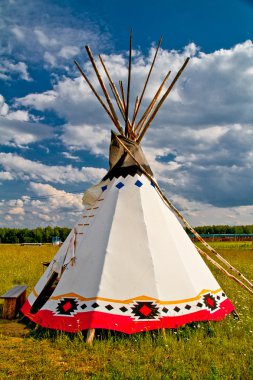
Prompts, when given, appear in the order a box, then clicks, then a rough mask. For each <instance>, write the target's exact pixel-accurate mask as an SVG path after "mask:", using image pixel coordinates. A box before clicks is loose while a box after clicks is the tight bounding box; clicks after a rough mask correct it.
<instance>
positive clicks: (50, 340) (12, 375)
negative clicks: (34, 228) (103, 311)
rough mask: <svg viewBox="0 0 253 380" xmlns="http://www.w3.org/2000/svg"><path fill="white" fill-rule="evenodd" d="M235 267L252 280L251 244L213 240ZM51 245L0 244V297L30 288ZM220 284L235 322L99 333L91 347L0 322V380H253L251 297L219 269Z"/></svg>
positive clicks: (52, 249) (66, 337) (62, 336)
mask: <svg viewBox="0 0 253 380" xmlns="http://www.w3.org/2000/svg"><path fill="white" fill-rule="evenodd" d="M212 245H213V246H214V247H215V248H216V249H219V251H220V252H221V253H222V255H223V256H224V257H226V258H227V259H228V260H229V261H230V262H231V263H232V264H233V265H234V266H236V267H238V269H239V270H241V271H242V272H243V273H244V274H245V275H246V276H247V277H248V278H249V279H251V280H253V244H252V243H251V242H249V243H247V242H241V243H237V242H225V243H219V242H215V243H212ZM55 251H56V248H55V247H52V246H41V247H36V246H35V247H28V246H24V247H20V246H15V245H0V293H1V294H2V293H3V292H5V291H6V290H8V289H9V288H10V287H11V286H13V285H15V284H24V283H25V284H28V285H29V290H31V289H32V287H33V286H34V285H35V283H36V282H37V280H38V279H39V277H40V276H41V274H42V272H43V267H42V264H41V262H42V261H48V260H50V259H51V258H52V256H53V255H54V253H55ZM212 271H213V273H214V275H215V276H216V278H217V280H218V281H219V283H220V285H221V286H222V287H223V289H224V290H225V291H226V293H227V294H228V296H229V297H230V299H231V300H232V302H233V303H234V305H235V307H236V309H237V312H238V313H239V315H240V319H239V320H237V319H234V318H233V317H232V316H228V317H227V318H225V319H224V320H223V321H221V322H217V323H196V324H194V325H192V326H185V327H182V328H180V329H178V330H177V331H172V330H167V333H166V334H167V336H166V339H164V338H163V337H162V335H161V334H160V332H149V333H146V334H143V333H142V334H135V335H132V336H127V335H123V334H113V333H109V335H108V334H106V336H104V337H103V339H101V335H103V334H104V333H99V335H100V336H97V338H96V340H95V342H94V344H93V346H92V347H89V346H87V345H86V343H85V342H84V340H83V336H82V334H78V335H75V336H74V335H67V334H64V333H60V332H58V333H54V332H50V331H46V330H40V329H38V330H36V331H35V330H29V329H27V328H25V327H24V326H23V325H22V324H18V323H16V322H7V321H3V320H0V345H1V348H0V379H1V380H2V379H201V380H202V379H231V380H232V379H253V297H252V296H251V295H250V294H249V293H247V292H246V291H244V290H243V289H242V288H240V287H239V286H238V285H237V284H235V283H234V282H232V281H231V280H230V279H228V278H225V277H224V275H223V274H222V273H220V272H218V270H217V269H216V268H212Z"/></svg>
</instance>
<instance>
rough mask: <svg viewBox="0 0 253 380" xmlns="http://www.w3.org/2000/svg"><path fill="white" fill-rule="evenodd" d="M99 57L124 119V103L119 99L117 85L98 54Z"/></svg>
mask: <svg viewBox="0 0 253 380" xmlns="http://www.w3.org/2000/svg"><path fill="white" fill-rule="evenodd" d="M99 59H100V62H101V64H102V66H103V68H104V70H105V73H106V75H107V78H108V80H109V82H110V84H111V86H110V87H111V90H112V93H113V94H114V97H115V100H116V102H117V104H118V107H119V109H120V112H121V114H122V116H123V117H124V119H125V109H124V105H123V103H122V101H121V99H120V96H119V93H118V91H117V87H116V86H115V84H114V83H113V81H112V78H111V76H110V74H109V72H108V70H107V68H106V66H105V63H104V61H103V59H102V57H101V55H99Z"/></svg>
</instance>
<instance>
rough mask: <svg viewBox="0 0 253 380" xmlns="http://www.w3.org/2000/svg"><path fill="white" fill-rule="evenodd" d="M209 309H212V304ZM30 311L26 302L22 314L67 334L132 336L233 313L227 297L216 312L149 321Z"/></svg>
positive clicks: (99, 314) (98, 313) (97, 313)
mask: <svg viewBox="0 0 253 380" xmlns="http://www.w3.org/2000/svg"><path fill="white" fill-rule="evenodd" d="M209 306H211V303H210V305H209ZM30 309H31V305H30V304H29V302H28V301H26V303H25V304H24V306H23V308H22V309H21V311H22V313H23V314H24V315H26V316H27V317H28V318H30V319H31V320H32V321H34V322H35V323H38V324H40V325H41V326H43V327H46V328H51V329H56V330H63V331H67V332H78V331H81V330H87V329H90V328H102V329H108V330H116V331H120V332H124V333H127V334H133V333H136V332H141V331H148V330H154V329H160V328H178V327H180V326H182V325H185V324H186V323H191V322H197V321H210V320H212V321H219V320H221V319H223V318H224V317H225V316H226V315H228V314H230V313H231V312H232V311H233V310H234V307H233V305H232V303H231V302H230V300H229V299H228V298H226V299H225V300H224V301H222V302H221V303H220V304H219V307H218V308H217V309H216V310H212V311H209V310H208V309H201V310H198V311H195V312H192V313H187V314H183V315H177V316H167V315H165V316H162V317H161V316H160V317H159V318H157V319H154V318H153V319H150V320H148V319H145V320H141V319H138V320H136V319H133V318H132V317H130V316H126V315H124V314H123V315H118V314H110V313H106V312H101V311H96V310H93V311H87V312H85V311H82V312H77V311H76V312H75V313H73V314H71V315H57V314H55V313H53V312H52V311H50V310H40V311H38V312H37V313H36V314H31V313H30ZM140 310H142V313H147V312H148V306H147V308H145V307H144V305H142V306H141V307H140ZM140 310H139V311H140ZM143 315H144V314H143Z"/></svg>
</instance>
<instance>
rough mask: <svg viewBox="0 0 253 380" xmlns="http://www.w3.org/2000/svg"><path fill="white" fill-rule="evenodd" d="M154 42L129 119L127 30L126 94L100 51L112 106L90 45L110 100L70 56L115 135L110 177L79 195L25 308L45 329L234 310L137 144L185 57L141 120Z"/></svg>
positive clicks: (151, 322) (167, 324)
mask: <svg viewBox="0 0 253 380" xmlns="http://www.w3.org/2000/svg"><path fill="white" fill-rule="evenodd" d="M160 42H161V41H160ZM160 42H159V44H158V46H157V49H156V52H155V56H154V60H153V62H152V65H151V68H150V70H149V73H148V77H147V80H146V82H145V84H144V87H143V90H142V93H141V95H140V97H139V98H138V97H137V99H136V102H135V107H134V111H133V115H132V116H131V118H130V112H129V103H130V101H129V99H130V82H131V51H132V50H131V47H132V37H131V36H130V53H129V70H128V71H129V73H128V83H127V90H126V93H125V92H124V88H123V84H122V82H120V86H119V89H120V90H119V91H118V90H117V87H116V85H115V84H114V82H113V81H112V79H111V77H110V75H109V73H108V70H107V68H106V66H105V63H104V61H103V59H102V57H101V56H99V58H100V62H101V64H102V66H103V68H104V71H105V74H106V76H107V78H108V80H109V84H110V88H111V91H112V94H113V96H114V105H113V102H112V100H111V98H110V96H109V93H108V91H107V89H106V86H105V84H104V82H103V80H102V77H101V75H100V73H99V70H98V67H97V64H96V62H95V60H94V58H93V56H92V53H91V51H90V49H89V47H86V50H87V53H88V56H89V58H90V60H91V63H92V65H93V68H94V70H95V73H96V75H97V78H98V80H99V82H100V85H101V87H102V90H103V92H104V95H105V99H106V101H104V100H103V99H102V98H101V97H100V96H99V95H98V94H97V92H96V90H95V88H94V87H93V86H92V84H91V82H90V81H89V79H88V78H87V76H86V74H85V73H84V72H83V70H82V69H81V67H80V65H79V64H78V63H77V62H75V63H76V65H77V67H78V68H79V70H80V72H81V74H82V76H83V77H84V79H85V80H86V82H87V83H88V85H89V86H90V88H91V89H92V91H93V92H94V94H95V96H96V97H97V99H98V100H99V102H100V103H101V105H102V106H103V108H104V109H105V110H106V112H107V114H108V115H109V117H110V119H111V120H112V122H113V124H114V125H115V126H116V129H117V134H116V133H114V132H112V139H111V145H110V155H109V163H110V168H109V170H108V173H107V175H106V176H105V177H104V178H103V179H102V180H101V182H100V183H99V184H97V185H95V186H93V187H92V188H91V189H89V190H88V191H86V192H85V193H84V197H83V202H84V205H85V210H84V213H83V215H82V216H81V218H80V220H79V221H78V222H77V223H76V225H75V226H74V228H73V229H72V231H71V232H70V234H69V236H68V238H67V239H66V241H65V242H64V243H63V245H62V246H61V247H60V249H59V251H58V252H57V254H56V255H55V257H54V258H53V260H52V262H51V263H50V265H49V267H48V268H47V270H46V271H45V273H44V274H43V276H42V277H41V279H40V280H39V282H38V283H37V285H36V286H35V288H34V290H33V291H32V293H31V294H30V296H29V297H28V299H27V301H26V303H25V304H24V306H23V308H22V312H23V314H24V315H25V316H27V317H28V318H30V319H31V320H32V321H34V322H36V323H38V324H39V325H41V326H44V327H47V328H51V329H59V330H64V331H69V332H77V331H80V330H86V329H88V330H89V332H90V333H91V332H92V331H93V332H94V329H96V328H99V329H100V328H101V329H111V330H117V331H120V332H125V333H128V334H132V333H136V332H140V331H146V330H151V329H160V328H177V327H179V326H181V325H183V324H186V323H190V322H193V321H208V320H220V319H222V318H224V317H225V316H226V315H227V314H228V313H230V312H232V311H233V310H234V307H233V305H232V303H231V302H230V300H229V299H228V298H227V296H226V294H225V293H224V291H223V290H222V289H221V288H220V286H219V284H218V283H217V281H216V279H215V278H214V276H213V275H212V273H211V271H210V270H209V269H208V267H207V265H206V264H205V262H204V261H203V259H202V258H201V256H200V253H203V254H205V253H204V252H203V251H201V250H200V249H198V248H196V246H195V245H194V244H193V242H192V241H191V240H190V238H189V237H188V235H187V233H186V232H185V230H184V228H183V226H182V224H183V223H184V224H185V225H186V226H187V227H188V228H190V229H191V231H193V233H194V234H195V236H197V237H198V238H199V239H200V240H201V238H200V237H199V235H198V234H197V233H196V232H195V231H194V230H193V229H192V228H191V227H190V226H189V224H188V223H187V222H186V221H185V219H184V218H183V217H182V216H181V215H180V214H179V212H178V211H177V210H176V209H175V207H174V206H173V205H172V204H171V203H170V202H169V201H168V200H167V198H166V197H165V195H164V194H163V193H162V191H161V190H160V188H159V186H158V184H157V182H156V180H155V179H154V177H153V173H152V170H151V168H150V166H149V164H148V162H147V160H146V158H145V156H144V153H143V151H142V149H141V146H140V142H141V140H142V138H143V137H144V135H145V133H146V131H147V129H148V127H149V126H150V124H151V122H152V121H153V119H154V117H155V115H156V114H157V112H158V110H159V109H160V107H161V105H162V104H163V102H164V101H165V99H166V98H167V96H168V94H169V93H170V91H171V90H172V88H173V86H174V84H175V83H176V81H177V79H178V78H179V76H180V75H181V73H182V72H183V70H184V68H185V67H186V65H187V63H188V61H189V58H187V59H186V61H185V62H184V64H183V66H182V67H181V69H180V70H179V72H178V73H177V74H176V75H175V77H174V79H173V81H172V82H171V84H170V85H169V86H168V88H167V90H165V91H163V95H162V90H163V88H164V85H165V82H166V81H167V79H168V77H169V74H170V72H169V73H168V74H167V75H166V77H165V79H164V81H163V83H162V84H161V86H160V87H159V88H158V90H157V92H156V94H155V96H154V98H153V100H152V101H151V103H150V104H149V106H148V107H147V109H146V111H145V112H144V114H143V116H142V117H141V118H140V119H139V121H138V122H137V121H136V120H137V115H138V111H139V108H140V104H141V101H142V98H143V96H144V93H145V91H146V87H147V83H148V80H149V77H150V75H151V72H152V69H153V66H154V63H155V60H156V56H157V53H158V49H159V46H160ZM115 104H117V106H118V110H119V112H120V113H121V116H122V118H123V120H124V127H122V125H121V124H122V123H121V124H120V121H119V118H118V116H117V113H116V111H115ZM202 242H203V241H202ZM204 244H205V245H206V246H207V248H209V249H210V250H212V252H213V253H215V254H216V255H218V253H217V252H215V251H214V250H213V249H212V248H211V247H209V246H208V244H207V243H205V242H204ZM198 250H199V252H198ZM205 255H206V254H205ZM223 261H224V262H225V260H224V259H223ZM225 263H226V262H225ZM218 265H219V266H220V264H218ZM230 268H233V267H231V266H230ZM233 270H235V269H234V268H233ZM235 271H236V270H235Z"/></svg>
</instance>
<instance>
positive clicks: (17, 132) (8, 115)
mask: <svg viewBox="0 0 253 380" xmlns="http://www.w3.org/2000/svg"><path fill="white" fill-rule="evenodd" d="M29 119H30V118H29V113H28V111H26V110H16V111H11V110H10V108H9V106H8V104H7V103H6V102H5V100H4V97H3V96H2V95H1V94H0V134H1V144H2V145H13V146H15V145H16V146H20V145H26V144H31V143H34V142H37V141H39V140H42V139H46V138H49V137H52V136H53V131H52V129H51V128H50V127H49V126H48V125H45V124H43V125H42V124H40V123H32V122H29Z"/></svg>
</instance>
